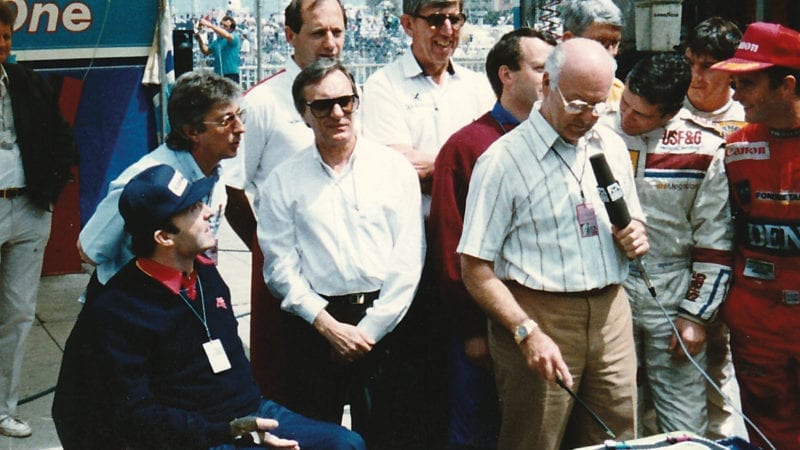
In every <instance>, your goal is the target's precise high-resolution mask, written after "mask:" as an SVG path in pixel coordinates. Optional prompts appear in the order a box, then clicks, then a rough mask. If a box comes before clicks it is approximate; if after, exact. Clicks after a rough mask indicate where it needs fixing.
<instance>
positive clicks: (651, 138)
mask: <svg viewBox="0 0 800 450" xmlns="http://www.w3.org/2000/svg"><path fill="white" fill-rule="evenodd" d="M691 80H692V72H691V68H690V66H689V63H688V61H687V60H686V58H685V57H684V56H683V55H678V54H658V55H654V56H651V57H648V58H645V59H642V60H640V61H639V62H638V63H636V65H634V67H633V68H632V69H631V71H630V72H629V73H628V77H627V79H626V84H625V91H623V93H622V99H621V100H620V110H619V112H615V113H614V114H613V115H610V116H607V117H606V118H608V119H610V120H609V122H610V125H611V126H612V128H613V129H614V130H615V131H617V132H618V133H619V134H620V136H622V138H623V140H624V141H625V143H626V145H627V148H628V152H629V153H630V155H631V159H632V160H633V162H634V170H635V172H634V173H635V175H636V176H635V179H636V191H637V192H638V194H639V201H640V202H641V204H642V208H643V209H644V214H645V217H646V218H647V235H648V236H649V240H650V251H648V252H647V254H646V255H645V256H644V257H643V261H644V265H645V266H646V267H647V268H648V269H649V276H650V279H651V280H652V282H653V285H654V286H655V289H656V292H657V293H658V299H659V300H660V301H661V303H662V304H663V305H664V307H665V309H666V310H667V312H668V313H669V315H670V318H671V319H672V320H673V321H674V322H675V326H676V328H677V329H678V332H679V333H680V336H681V338H682V339H683V341H684V342H685V344H686V347H687V349H688V351H689V353H690V354H691V355H692V356H693V357H694V358H695V360H697V362H698V363H699V364H700V366H702V367H704V368H705V366H706V359H707V358H706V334H707V332H706V329H707V327H708V326H709V324H710V323H711V322H712V321H713V319H714V318H715V317H716V313H717V309H718V308H719V306H720V305H721V304H722V301H723V300H724V299H725V293H726V292H727V288H728V284H729V283H730V270H731V269H730V263H729V258H730V250H731V246H732V242H731V238H732V236H733V228H732V223H731V217H730V211H729V206H728V189H727V178H726V177H725V168H724V164H723V152H722V149H721V147H722V145H723V143H724V140H723V138H722V133H721V132H720V131H719V130H718V129H717V128H716V127H714V125H713V124H712V123H710V122H708V121H706V120H703V119H699V118H697V117H695V116H694V115H692V114H691V113H690V112H689V111H687V110H685V109H682V105H683V101H684V98H685V96H686V91H687V89H688V88H689V84H690V83H691ZM604 119H605V118H604ZM625 289H626V291H627V293H628V297H629V298H630V304H631V310H632V312H633V332H634V340H635V342H636V348H637V355H638V356H639V365H640V367H641V368H642V369H643V370H644V371H645V373H646V375H647V383H646V385H645V387H644V389H646V395H645V396H646V397H648V398H650V397H652V399H653V402H654V406H655V411H656V419H657V427H658V432H668V431H674V430H687V431H691V432H693V433H696V434H698V435H701V436H704V435H705V434H706V429H707V427H708V417H707V414H706V402H707V397H706V382H705V380H704V379H702V378H701V377H700V376H699V374H698V373H697V369H696V368H695V367H694V365H693V364H691V362H690V361H688V359H687V358H686V356H685V355H684V353H683V350H682V349H681V347H680V346H679V345H678V342H677V338H676V337H675V336H674V335H673V331H672V327H671V325H670V323H669V322H668V321H667V320H666V318H665V317H664V316H663V314H662V312H661V309H660V307H659V306H658V305H657V304H656V303H655V302H654V301H653V297H652V295H651V294H650V292H649V290H648V287H647V285H646V283H645V281H644V280H643V278H642V276H641V274H640V273H639V272H638V270H636V269H635V268H632V270H631V275H630V276H629V277H628V279H627V280H626V281H625ZM640 403H641V402H640ZM642 412H643V410H642V409H641V408H640V411H639V413H640V417H641V415H642Z"/></svg>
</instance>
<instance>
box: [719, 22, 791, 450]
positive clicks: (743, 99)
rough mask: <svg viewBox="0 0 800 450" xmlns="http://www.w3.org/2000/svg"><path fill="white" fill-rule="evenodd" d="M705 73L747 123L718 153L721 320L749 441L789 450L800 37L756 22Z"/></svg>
mask: <svg viewBox="0 0 800 450" xmlns="http://www.w3.org/2000/svg"><path fill="white" fill-rule="evenodd" d="M712 68H713V69H717V70H722V71H725V72H730V73H731V75H732V77H733V81H734V87H735V90H736V93H735V94H734V97H733V98H734V99H735V100H737V101H739V102H740V103H742V105H743V106H744V110H745V120H746V121H747V122H748V125H746V126H745V127H744V128H742V129H741V130H739V131H737V132H735V133H733V134H732V135H730V136H729V137H728V139H727V145H726V155H725V165H726V170H727V172H728V182H729V186H730V193H731V205H732V208H733V214H734V220H735V225H736V237H735V244H734V262H733V270H734V275H733V284H732V286H731V289H730V292H729V294H728V298H727V300H726V301H725V303H724V305H723V307H722V314H723V318H724V319H725V321H726V322H727V323H728V326H729V327H730V330H731V349H732V352H733V362H734V366H735V369H736V376H737V378H738V379H739V384H740V387H741V395H742V406H743V409H744V412H745V414H747V415H748V416H749V417H750V419H752V420H753V422H754V423H755V424H756V426H757V427H758V428H759V429H760V430H761V432H763V434H764V436H761V434H760V433H759V432H757V431H756V430H755V429H753V428H749V429H748V431H749V434H750V441H751V442H752V443H754V444H756V445H760V446H761V447H763V448H776V449H798V448H800V33H798V32H797V31H795V30H792V29H789V28H786V27H783V26H781V25H777V24H771V23H763V22H755V23H753V24H751V25H750V26H749V27H748V28H747V30H746V31H745V33H744V36H743V37H742V40H741V43H740V44H739V47H738V49H737V50H736V53H735V54H734V57H733V58H731V59H728V60H725V61H722V62H719V63H717V64H715V65H714V66H712ZM764 437H766V439H767V440H769V442H767V441H766V440H765V439H764ZM770 443H771V445H770Z"/></svg>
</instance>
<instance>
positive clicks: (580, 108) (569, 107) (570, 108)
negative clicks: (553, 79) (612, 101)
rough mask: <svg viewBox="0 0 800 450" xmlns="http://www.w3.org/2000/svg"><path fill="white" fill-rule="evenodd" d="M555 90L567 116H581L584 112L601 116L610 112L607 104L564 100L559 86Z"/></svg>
mask: <svg viewBox="0 0 800 450" xmlns="http://www.w3.org/2000/svg"><path fill="white" fill-rule="evenodd" d="M553 90H554V91H556V92H558V96H559V97H561V103H563V104H564V111H566V113H567V114H580V113H582V112H584V111H588V110H592V113H593V114H594V115H595V116H601V115H603V113H605V112H606V111H608V104H607V103H606V102H598V103H595V104H589V103H586V102H585V101H583V100H570V101H567V99H565V98H564V94H562V93H561V88H559V87H558V85H557V84H556V87H555V89H553Z"/></svg>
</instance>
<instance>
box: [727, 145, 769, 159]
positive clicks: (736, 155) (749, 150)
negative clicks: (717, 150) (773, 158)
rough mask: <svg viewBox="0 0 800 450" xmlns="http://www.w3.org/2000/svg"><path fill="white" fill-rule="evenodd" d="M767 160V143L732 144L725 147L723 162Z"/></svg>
mask: <svg viewBox="0 0 800 450" xmlns="http://www.w3.org/2000/svg"><path fill="white" fill-rule="evenodd" d="M746 159H750V160H759V159H760V160H767V159H769V142H766V141H762V142H734V143H732V144H728V145H726V146H725V162H726V163H732V162H735V161H742V160H746Z"/></svg>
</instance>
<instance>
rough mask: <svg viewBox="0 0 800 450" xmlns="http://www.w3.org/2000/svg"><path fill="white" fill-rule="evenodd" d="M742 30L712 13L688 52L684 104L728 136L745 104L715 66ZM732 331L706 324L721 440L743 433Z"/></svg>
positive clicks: (712, 432) (711, 422) (713, 427)
mask: <svg viewBox="0 0 800 450" xmlns="http://www.w3.org/2000/svg"><path fill="white" fill-rule="evenodd" d="M741 39H742V32H741V31H740V30H739V27H737V26H736V24H734V23H733V22H731V21H729V20H727V19H723V18H722V17H710V18H708V19H706V20H704V21H702V22H700V23H699V24H698V25H697V26H696V27H694V29H692V31H691V32H690V33H689V36H688V39H687V43H686V50H685V51H684V54H685V55H686V58H688V59H689V64H691V66H692V84H691V85H689V91H688V92H687V93H686V100H685V101H684V102H683V106H684V108H686V109H688V110H689V111H691V112H692V114H694V115H696V116H698V117H702V118H704V119H707V120H710V121H711V122H713V123H714V124H716V125H717V126H718V127H719V128H720V129H722V131H723V133H725V134H726V135H728V134H731V133H733V132H734V131H736V130H738V129H739V128H741V127H742V126H744V124H745V121H744V108H742V104H741V103H739V102H737V101H736V100H734V99H733V89H732V88H731V84H732V83H731V75H730V73H726V72H723V71H720V70H715V69H712V68H711V67H712V66H713V65H714V64H716V63H718V62H720V61H722V60H725V59H728V58H730V57H732V56H733V53H734V52H735V51H736V47H737V46H738V45H739V41H740V40H741ZM729 340H730V333H729V332H728V327H727V326H725V322H724V321H723V320H722V319H721V318H716V319H714V320H712V321H711V322H709V323H707V324H706V363H707V372H708V374H709V375H710V376H711V378H712V379H713V380H714V381H715V382H716V383H717V385H719V386H720V387H721V388H722V392H723V393H724V394H725V395H726V396H727V397H728V399H729V401H732V402H733V404H732V405H730V404H728V402H727V401H725V399H723V398H722V396H720V395H719V393H718V392H717V391H716V390H715V389H708V390H707V392H706V393H707V396H708V402H707V404H706V406H707V408H708V432H707V433H706V436H708V437H710V438H713V439H722V438H724V437H726V436H744V434H745V433H746V430H745V427H744V426H745V425H744V420H742V418H741V417H740V416H739V414H737V413H736V411H737V410H740V409H741V406H740V405H739V384H738V382H737V381H736V376H735V374H734V370H733V361H731V348H730V344H729Z"/></svg>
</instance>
